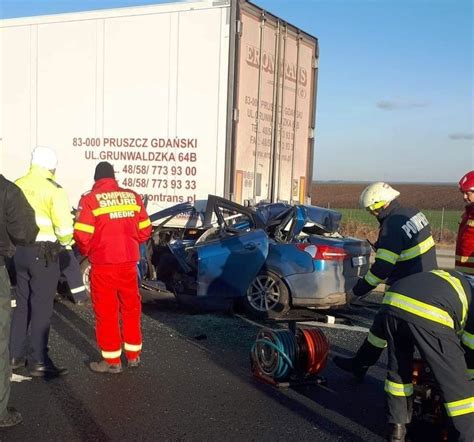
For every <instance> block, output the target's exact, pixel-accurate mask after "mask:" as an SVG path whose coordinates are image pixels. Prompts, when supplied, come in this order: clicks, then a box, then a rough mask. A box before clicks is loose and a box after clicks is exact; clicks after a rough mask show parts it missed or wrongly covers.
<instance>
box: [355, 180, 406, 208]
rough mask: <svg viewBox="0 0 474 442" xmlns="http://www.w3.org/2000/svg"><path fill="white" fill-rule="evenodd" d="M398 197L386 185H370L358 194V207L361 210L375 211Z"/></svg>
mask: <svg viewBox="0 0 474 442" xmlns="http://www.w3.org/2000/svg"><path fill="white" fill-rule="evenodd" d="M399 195H400V192H398V191H397V190H395V189H394V188H393V187H391V186H390V185H388V184H387V183H382V182H378V183H372V184H370V185H368V186H367V187H366V188H365V189H364V190H363V191H362V193H361V194H360V198H359V206H360V207H361V208H362V209H367V210H371V211H372V210H377V209H380V208H381V207H383V206H385V204H387V203H390V202H391V201H393V200H394V199H395V198H397V197H398V196H399Z"/></svg>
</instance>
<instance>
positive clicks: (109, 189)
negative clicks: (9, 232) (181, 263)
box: [74, 161, 151, 373]
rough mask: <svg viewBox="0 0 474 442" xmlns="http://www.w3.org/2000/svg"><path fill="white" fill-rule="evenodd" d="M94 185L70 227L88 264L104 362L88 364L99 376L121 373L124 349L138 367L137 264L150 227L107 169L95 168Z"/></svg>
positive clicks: (139, 204) (138, 200) (129, 362)
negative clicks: (100, 374) (140, 246)
mask: <svg viewBox="0 0 474 442" xmlns="http://www.w3.org/2000/svg"><path fill="white" fill-rule="evenodd" d="M94 180H95V183H94V186H93V187H92V190H91V191H90V192H88V193H86V194H84V195H82V197H81V200H80V201H79V206H78V214H77V218H76V223H75V225H74V239H75V241H76V244H77V246H78V247H79V251H80V252H81V254H83V255H84V256H87V257H88V258H89V261H90V263H91V272H90V283H91V298H92V305H93V308H94V312H95V318H96V337H97V345H98V347H99V349H100V351H101V354H102V360H101V361H100V362H91V364H90V368H91V370H92V371H94V372H97V373H120V372H121V371H122V363H121V358H120V357H121V354H122V347H123V350H124V353H125V357H126V359H127V365H128V367H138V365H139V363H140V352H141V349H142V335H141V325H140V319H141V299H140V294H139V291H138V274H137V261H138V260H139V245H140V243H141V242H144V241H146V240H148V239H149V238H150V235H151V222H150V218H148V215H147V212H146V210H145V207H144V205H143V202H142V200H141V198H140V196H139V195H138V194H137V193H135V192H134V191H132V190H129V189H123V188H121V187H119V185H118V183H117V181H116V180H115V174H114V168H113V166H112V165H111V164H110V163H108V162H106V161H104V162H101V163H99V164H98V165H97V167H96V169H95V174H94ZM120 320H121V322H122V329H120Z"/></svg>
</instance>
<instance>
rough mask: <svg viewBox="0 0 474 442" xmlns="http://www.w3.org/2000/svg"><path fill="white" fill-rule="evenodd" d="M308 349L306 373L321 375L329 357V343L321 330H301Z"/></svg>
mask: <svg viewBox="0 0 474 442" xmlns="http://www.w3.org/2000/svg"><path fill="white" fill-rule="evenodd" d="M301 332H302V334H303V336H304V339H305V344H306V345H305V347H306V355H305V356H306V357H305V359H306V373H307V374H309V375H312V374H317V373H319V372H320V371H321V370H322V369H323V368H324V367H325V366H326V363H327V360H328V355H329V341H328V339H327V338H326V336H325V334H324V333H323V332H322V330H320V329H319V328H311V329H301Z"/></svg>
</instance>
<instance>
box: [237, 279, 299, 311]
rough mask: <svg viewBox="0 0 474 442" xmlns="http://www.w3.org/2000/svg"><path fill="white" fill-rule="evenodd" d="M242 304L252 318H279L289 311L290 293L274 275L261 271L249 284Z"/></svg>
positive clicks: (283, 283)
mask: <svg viewBox="0 0 474 442" xmlns="http://www.w3.org/2000/svg"><path fill="white" fill-rule="evenodd" d="M242 303H243V307H244V309H245V311H246V312H247V313H248V314H249V315H250V316H252V317H254V318H257V319H265V318H279V317H281V316H283V315H284V314H285V313H287V312H288V310H290V293H289V290H288V287H287V286H286V284H285V282H284V281H283V280H282V279H281V278H280V277H279V276H278V275H277V274H276V273H273V272H270V271H268V270H263V271H261V272H260V273H259V274H258V275H257V276H256V277H255V279H254V280H253V281H252V282H251V283H250V285H249V288H248V289H247V292H246V293H245V296H244V298H243V300H242Z"/></svg>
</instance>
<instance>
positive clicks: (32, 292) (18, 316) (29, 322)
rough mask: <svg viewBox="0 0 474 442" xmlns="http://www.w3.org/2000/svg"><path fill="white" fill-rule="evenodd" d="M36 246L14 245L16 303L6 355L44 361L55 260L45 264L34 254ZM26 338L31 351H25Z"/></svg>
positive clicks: (55, 277)
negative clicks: (15, 248) (8, 350)
mask: <svg viewBox="0 0 474 442" xmlns="http://www.w3.org/2000/svg"><path fill="white" fill-rule="evenodd" d="M38 252H39V248H38V247H36V246H33V247H21V246H19V247H17V250H16V253H15V256H14V262H15V268H16V307H15V308H14V309H13V315H12V326H11V334H10V356H11V357H12V358H20V357H23V356H27V357H28V359H29V362H32V363H35V362H43V363H47V362H48V361H49V359H48V339H49V328H50V325H51V317H52V316H53V303H54V297H55V295H56V288H57V285H58V280H59V263H58V262H57V261H56V262H50V263H48V265H46V261H45V259H44V258H40V257H39V256H38ZM27 338H29V343H30V346H31V355H25V351H26V348H25V345H26V341H27Z"/></svg>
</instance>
